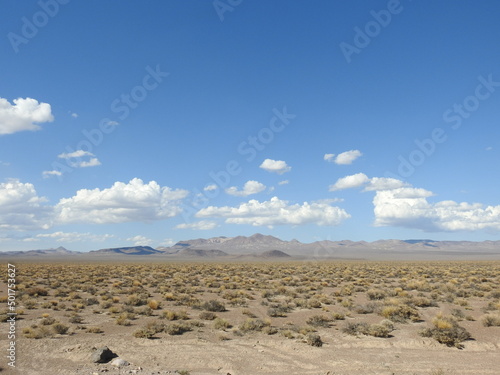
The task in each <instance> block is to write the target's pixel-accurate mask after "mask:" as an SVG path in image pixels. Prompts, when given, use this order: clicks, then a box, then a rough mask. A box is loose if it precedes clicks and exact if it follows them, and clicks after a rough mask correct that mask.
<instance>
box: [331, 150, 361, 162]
mask: <svg viewBox="0 0 500 375" xmlns="http://www.w3.org/2000/svg"><path fill="white" fill-rule="evenodd" d="M362 155H363V154H362V153H361V151H359V150H350V151H345V152H342V153H341V154H338V155H337V157H335V154H325V155H324V156H323V159H324V160H326V161H328V162H331V163H335V164H340V165H348V164H352V162H353V161H354V160H356V159H357V158H359V157H360V156H362Z"/></svg>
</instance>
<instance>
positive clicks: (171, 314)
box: [163, 310, 189, 320]
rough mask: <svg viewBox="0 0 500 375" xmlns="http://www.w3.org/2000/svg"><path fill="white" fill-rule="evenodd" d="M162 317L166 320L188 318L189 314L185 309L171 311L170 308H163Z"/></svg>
mask: <svg viewBox="0 0 500 375" xmlns="http://www.w3.org/2000/svg"><path fill="white" fill-rule="evenodd" d="M163 317H164V318H165V319H167V320H188V319H189V315H188V313H187V311H185V310H181V311H171V310H165V311H163Z"/></svg>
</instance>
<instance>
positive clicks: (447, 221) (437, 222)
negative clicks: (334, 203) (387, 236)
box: [373, 187, 500, 232]
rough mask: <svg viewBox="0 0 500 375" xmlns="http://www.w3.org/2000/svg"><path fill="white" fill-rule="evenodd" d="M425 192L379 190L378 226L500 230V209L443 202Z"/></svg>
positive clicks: (376, 213)
mask: <svg viewBox="0 0 500 375" xmlns="http://www.w3.org/2000/svg"><path fill="white" fill-rule="evenodd" d="M432 195H433V193H432V192H430V191H428V190H425V189H418V188H413V187H403V188H398V189H392V190H381V191H377V193H376V195H375V197H374V199H373V205H374V214H375V223H374V224H375V225H376V226H400V227H407V228H417V229H421V230H424V231H430V232H433V231H473V230H482V229H486V230H494V231H498V230H500V206H487V207H484V205H482V204H480V203H472V204H471V203H466V202H462V203H457V202H455V201H450V200H448V201H440V202H436V203H431V202H429V201H428V200H427V198H429V197H431V196H432Z"/></svg>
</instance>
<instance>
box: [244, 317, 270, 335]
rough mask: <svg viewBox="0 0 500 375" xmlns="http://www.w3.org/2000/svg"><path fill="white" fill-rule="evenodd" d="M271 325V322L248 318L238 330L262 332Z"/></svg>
mask: <svg viewBox="0 0 500 375" xmlns="http://www.w3.org/2000/svg"><path fill="white" fill-rule="evenodd" d="M270 325H271V323H270V322H269V321H263V320H261V319H252V318H248V319H247V320H245V321H244V322H243V323H241V324H240V325H239V326H238V329H239V330H240V331H241V332H253V331H262V330H263V329H264V328H265V327H268V326H270Z"/></svg>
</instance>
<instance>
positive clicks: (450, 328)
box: [420, 314, 471, 349]
mask: <svg viewBox="0 0 500 375" xmlns="http://www.w3.org/2000/svg"><path fill="white" fill-rule="evenodd" d="M432 324H433V326H434V327H433V328H426V329H424V330H423V331H421V332H420V334H421V335H422V336H423V337H432V338H434V339H435V340H436V341H437V342H439V343H441V344H445V345H447V346H455V347H457V348H459V349H461V348H463V345H462V344H461V343H462V342H463V341H465V340H468V339H470V337H471V336H470V333H469V332H468V331H467V330H466V329H465V328H463V327H461V326H459V325H458V323H457V321H456V320H455V319H454V318H453V317H452V316H444V315H443V314H438V315H437V316H436V317H435V318H434V319H433V320H432Z"/></svg>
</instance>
